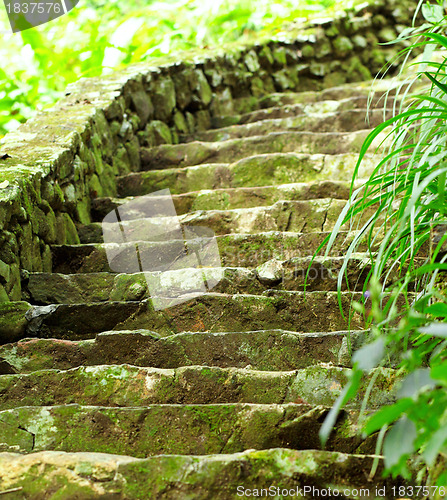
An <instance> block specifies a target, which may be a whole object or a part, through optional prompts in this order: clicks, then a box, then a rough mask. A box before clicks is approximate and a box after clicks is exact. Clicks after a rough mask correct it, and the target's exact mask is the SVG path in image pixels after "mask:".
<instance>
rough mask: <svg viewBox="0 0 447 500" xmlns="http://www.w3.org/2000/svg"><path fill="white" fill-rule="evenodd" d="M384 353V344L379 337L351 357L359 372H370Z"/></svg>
mask: <svg viewBox="0 0 447 500" xmlns="http://www.w3.org/2000/svg"><path fill="white" fill-rule="evenodd" d="M384 351H385V342H384V340H383V339H382V337H379V338H378V339H377V340H375V341H374V342H372V343H370V344H367V345H365V346H363V347H362V348H361V349H359V350H358V351H356V352H355V353H354V356H353V357H352V362H353V363H356V364H357V366H358V367H359V368H360V370H363V371H370V370H372V369H373V368H375V367H376V366H377V365H378V364H379V363H380V361H381V360H382V358H383V354H384Z"/></svg>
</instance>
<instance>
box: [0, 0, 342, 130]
mask: <svg viewBox="0 0 447 500" xmlns="http://www.w3.org/2000/svg"><path fill="white" fill-rule="evenodd" d="M337 3H339V0H301V1H299V2H297V1H296V0H214V1H212V2H206V1H204V0H168V1H164V2H157V1H155V2H147V1H144V0H120V1H118V0H107V1H105V0H99V1H93V0H85V1H84V2H80V3H79V4H78V5H77V6H76V7H75V8H74V9H73V10H72V11H71V12H69V13H68V14H67V15H65V16H62V17H60V18H58V19H55V20H54V21H51V22H49V23H47V24H45V25H43V26H39V27H37V28H33V29H30V30H26V31H23V32H21V33H15V34H13V33H11V30H10V29H9V23H8V19H7V16H6V11H5V10H4V9H0V29H1V31H2V41H3V43H2V44H1V47H0V55H1V60H2V69H0V137H1V136H2V135H4V134H5V133H6V132H7V131H10V130H13V129H15V128H16V127H17V126H18V125H19V123H21V122H24V121H26V120H27V119H28V118H29V117H31V116H32V115H33V114H34V113H35V112H37V111H39V110H40V109H42V108H44V107H45V106H48V105H50V104H52V103H53V102H54V101H55V100H56V99H57V98H58V97H60V96H61V95H62V92H63V90H64V89H65V87H66V85H67V84H68V83H70V82H73V81H75V80H78V79H79V78H81V77H83V76H98V75H101V74H102V73H103V72H105V71H110V68H118V67H120V66H121V65H126V64H130V63H134V62H139V61H146V60H148V59H149V58H154V57H159V56H165V55H167V54H170V53H172V52H176V51H181V50H187V49H191V48H197V47H216V46H219V45H222V43H225V42H231V41H235V40H244V39H246V38H247V37H249V36H252V35H253V34H256V33H260V32H262V31H275V30H276V29H279V27H280V26H281V25H283V24H284V22H287V21H294V20H295V19H297V18H303V17H308V16H310V15H312V14H315V13H316V12H321V11H322V10H325V9H330V8H334V6H335V5H336V4H337Z"/></svg>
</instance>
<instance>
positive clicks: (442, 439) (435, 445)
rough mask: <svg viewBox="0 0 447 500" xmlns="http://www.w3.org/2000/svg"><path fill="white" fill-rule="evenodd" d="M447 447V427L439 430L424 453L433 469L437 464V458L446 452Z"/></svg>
mask: <svg viewBox="0 0 447 500" xmlns="http://www.w3.org/2000/svg"><path fill="white" fill-rule="evenodd" d="M446 445H447V425H444V426H443V427H441V428H440V429H438V430H437V431H436V432H435V433H434V434H433V435H432V436H431V438H430V440H429V441H428V443H427V444H426V445H425V449H424V451H423V453H422V456H423V457H424V459H425V461H426V462H427V464H428V465H429V466H430V467H432V466H433V465H434V464H435V461H436V458H437V457H438V455H439V452H440V451H445V447H446Z"/></svg>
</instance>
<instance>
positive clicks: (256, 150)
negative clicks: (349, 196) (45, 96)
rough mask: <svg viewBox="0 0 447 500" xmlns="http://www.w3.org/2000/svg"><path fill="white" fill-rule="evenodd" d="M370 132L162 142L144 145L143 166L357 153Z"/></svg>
mask: <svg viewBox="0 0 447 500" xmlns="http://www.w3.org/2000/svg"><path fill="white" fill-rule="evenodd" d="M369 132H370V131H369V130H368V129H366V130H359V131H356V132H271V133H269V134H267V135H257V136H253V137H244V138H241V139H229V140H227V141H223V142H200V141H193V142H188V143H184V144H162V145H161V146H156V147H154V148H141V150H140V159H141V169H142V170H154V169H157V170H159V169H163V168H172V167H178V168H182V167H188V166H193V165H199V164H201V163H232V162H235V161H237V160H241V159H242V158H247V157H250V156H253V155H260V154H269V153H308V154H316V153H318V154H326V155H337V154H343V153H358V152H359V151H360V149H361V147H362V144H363V142H364V140H365V139H366V137H367V135H368V134H369ZM385 137H386V134H381V135H380V137H377V138H376V140H375V141H374V143H373V145H372V146H371V147H372V148H373V149H375V147H378V146H379V145H380V144H381V142H382V141H383V139H385Z"/></svg>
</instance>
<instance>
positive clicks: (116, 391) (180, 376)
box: [0, 364, 396, 411]
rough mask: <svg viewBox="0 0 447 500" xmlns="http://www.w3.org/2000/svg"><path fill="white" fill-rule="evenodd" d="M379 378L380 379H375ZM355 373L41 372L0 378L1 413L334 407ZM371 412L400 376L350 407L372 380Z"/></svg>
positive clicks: (381, 374) (110, 368) (389, 372)
mask: <svg viewBox="0 0 447 500" xmlns="http://www.w3.org/2000/svg"><path fill="white" fill-rule="evenodd" d="M376 372H378V373H376ZM349 373H350V370H347V369H345V368H342V367H336V366H332V365H327V364H324V365H318V364H315V365H313V366H310V367H308V368H304V369H301V370H296V371H288V372H284V371H282V372H281V371H273V372H267V371H256V370H252V369H249V368H218V367H209V366H190V367H182V368H176V369H159V368H142V367H137V366H133V365H129V364H119V365H98V366H89V367H85V366H82V367H79V368H72V369H70V370H63V371H60V370H42V371H37V372H33V373H30V374H17V375H3V376H2V377H0V411H2V410H7V409H11V408H18V407H21V406H48V405H65V404H71V403H74V402H76V403H77V404H80V405H100V406H123V407H128V406H148V405H152V404H216V403H255V404H275V403H276V404H284V403H306V404H312V405H325V406H332V405H333V404H334V403H335V401H336V400H337V398H338V397H339V396H340V394H341V391H342V388H343V387H344V385H345V384H346V383H347V381H348V377H349ZM374 374H375V376H376V377H377V378H376V382H375V384H374V386H373V390H372V392H371V394H370V396H369V398H368V402H367V406H366V407H367V408H374V407H377V406H379V405H382V404H387V403H388V404H389V403H390V402H392V401H393V400H394V399H395V392H396V391H395V390H394V386H395V382H396V375H395V370H393V369H390V368H388V369H385V368H379V369H376V370H373V371H372V372H371V373H370V375H369V377H367V379H366V380H365V382H364V385H363V386H362V387H361V388H360V390H359V391H358V393H357V395H356V398H355V399H354V400H353V401H351V403H350V407H357V406H359V405H360V404H361V402H362V399H363V397H364V395H365V389H366V387H367V386H368V383H369V381H370V378H371V376H374Z"/></svg>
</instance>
